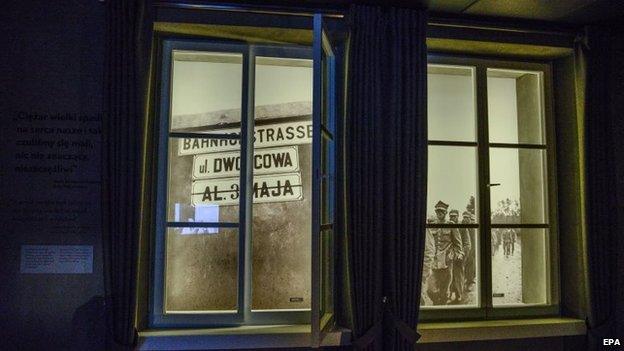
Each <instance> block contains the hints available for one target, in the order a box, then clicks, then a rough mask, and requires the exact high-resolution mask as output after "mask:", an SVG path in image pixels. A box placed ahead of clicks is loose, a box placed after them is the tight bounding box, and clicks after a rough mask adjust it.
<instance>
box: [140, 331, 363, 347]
mask: <svg viewBox="0 0 624 351" xmlns="http://www.w3.org/2000/svg"><path fill="white" fill-rule="evenodd" d="M350 341H351V331H350V330H346V329H338V330H334V331H332V332H330V333H328V334H327V335H326V336H325V338H324V339H323V343H322V345H321V346H340V345H346V344H348V343H350ZM310 345H311V334H310V325H264V326H240V327H232V328H211V329H163V330H145V331H141V332H139V340H138V346H137V350H237V349H251V348H254V349H262V348H266V349H279V348H294V347H310Z"/></svg>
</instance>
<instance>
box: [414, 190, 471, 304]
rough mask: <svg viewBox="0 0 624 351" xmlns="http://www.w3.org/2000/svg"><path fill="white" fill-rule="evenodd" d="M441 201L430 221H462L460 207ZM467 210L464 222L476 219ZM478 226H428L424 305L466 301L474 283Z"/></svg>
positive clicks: (447, 222) (423, 289)
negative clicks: (454, 207)
mask: <svg viewBox="0 0 624 351" xmlns="http://www.w3.org/2000/svg"><path fill="white" fill-rule="evenodd" d="M448 208H449V205H448V204H446V203H444V202H442V201H438V203H437V204H436V205H435V213H436V216H435V218H430V219H428V220H427V222H428V223H430V224H459V211H457V210H455V209H452V210H451V211H450V212H448V214H449V220H448V221H447V220H446V215H447V211H448ZM474 222H475V220H474V216H473V214H472V213H470V212H468V211H464V212H463V213H462V221H461V224H471V223H474ZM475 235H476V234H475V229H474V228H448V227H440V228H428V229H427V230H426V234H425V252H424V259H423V276H422V290H421V291H422V293H421V301H420V302H421V305H424V306H428V305H449V304H463V303H466V297H467V296H466V295H467V293H468V292H469V291H472V290H473V289H474V285H475V275H476V274H475V273H476V272H475V269H476V266H475V248H474V245H473V244H474V243H475Z"/></svg>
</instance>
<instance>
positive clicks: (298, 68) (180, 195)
mask: <svg viewBox="0 0 624 351" xmlns="http://www.w3.org/2000/svg"><path fill="white" fill-rule="evenodd" d="M322 22H323V19H322V16H321V15H315V17H314V42H313V45H312V46H300V45H282V44H280V45H274V44H255V43H247V42H241V41H225V40H215V39H208V38H202V39H196V38H195V39H188V38H171V37H168V38H166V39H163V40H162V41H161V44H160V49H159V55H160V62H159V67H160V70H159V77H158V78H157V81H158V86H159V90H158V103H157V104H156V106H157V110H156V113H155V116H156V121H157V122H156V123H157V129H158V133H157V139H158V141H157V143H156V144H157V148H156V149H157V150H155V152H156V153H157V157H156V161H157V162H156V164H157V167H156V169H157V175H156V176H155V178H156V184H155V194H156V199H157V201H156V205H155V210H154V212H155V216H154V218H155V233H154V236H153V243H152V247H153V250H152V257H153V265H152V270H153V271H152V279H151V281H152V288H151V289H150V320H149V323H150V327H152V328H161V327H222V326H241V325H262V324H263V325H267V324H273V325H275V324H306V325H311V333H312V334H313V336H314V334H315V335H316V340H320V337H319V336H320V334H321V331H322V330H324V328H327V327H329V326H330V324H331V323H330V322H331V321H332V319H333V310H334V309H333V303H334V302H333V289H334V283H333V282H334V273H333V264H334V259H333V257H334V241H335V240H334V229H335V226H334V223H335V218H336V216H335V212H336V205H335V202H336V199H335V196H336V165H335V162H336V149H337V148H336V146H335V145H336V139H337V130H336V127H337V125H338V124H337V113H336V112H337V107H336V106H337V105H336V103H337V101H336V100H337V96H336V95H335V94H336V93H337V89H336V88H335V84H336V82H335V79H334V76H335V66H336V63H335V57H334V54H333V51H332V49H333V48H332V45H331V43H330V42H329V40H328V39H327V36H326V35H324V34H323V30H322V27H323V24H322Z"/></svg>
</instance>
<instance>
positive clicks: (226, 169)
mask: <svg viewBox="0 0 624 351" xmlns="http://www.w3.org/2000/svg"><path fill="white" fill-rule="evenodd" d="M253 166H254V174H269V173H292V172H297V171H298V170H299V153H298V152H297V147H296V146H287V147H276V148H266V149H255V150H254V157H253ZM240 167H241V159H240V153H239V152H238V151H232V152H223V153H210V154H202V155H196V156H194V157H193V178H195V179H212V178H224V177H235V176H238V175H239V174H240Z"/></svg>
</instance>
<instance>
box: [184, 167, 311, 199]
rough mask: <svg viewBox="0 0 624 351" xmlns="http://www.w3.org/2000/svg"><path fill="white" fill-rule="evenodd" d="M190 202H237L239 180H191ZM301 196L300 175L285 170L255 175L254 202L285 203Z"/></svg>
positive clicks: (301, 197)
mask: <svg viewBox="0 0 624 351" xmlns="http://www.w3.org/2000/svg"><path fill="white" fill-rule="evenodd" d="M192 188H193V193H192V195H191V197H192V203H193V204H194V205H196V206H198V205H209V204H216V205H222V206H225V205H238V203H239V198H240V191H239V189H240V188H239V179H238V177H237V178H221V179H210V180H197V181H194V182H193V187H192ZM301 199H303V192H302V186H301V175H299V174H298V173H284V174H273V175H263V176H256V177H254V185H253V202H254V203H265V202H286V201H298V200H301Z"/></svg>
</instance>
